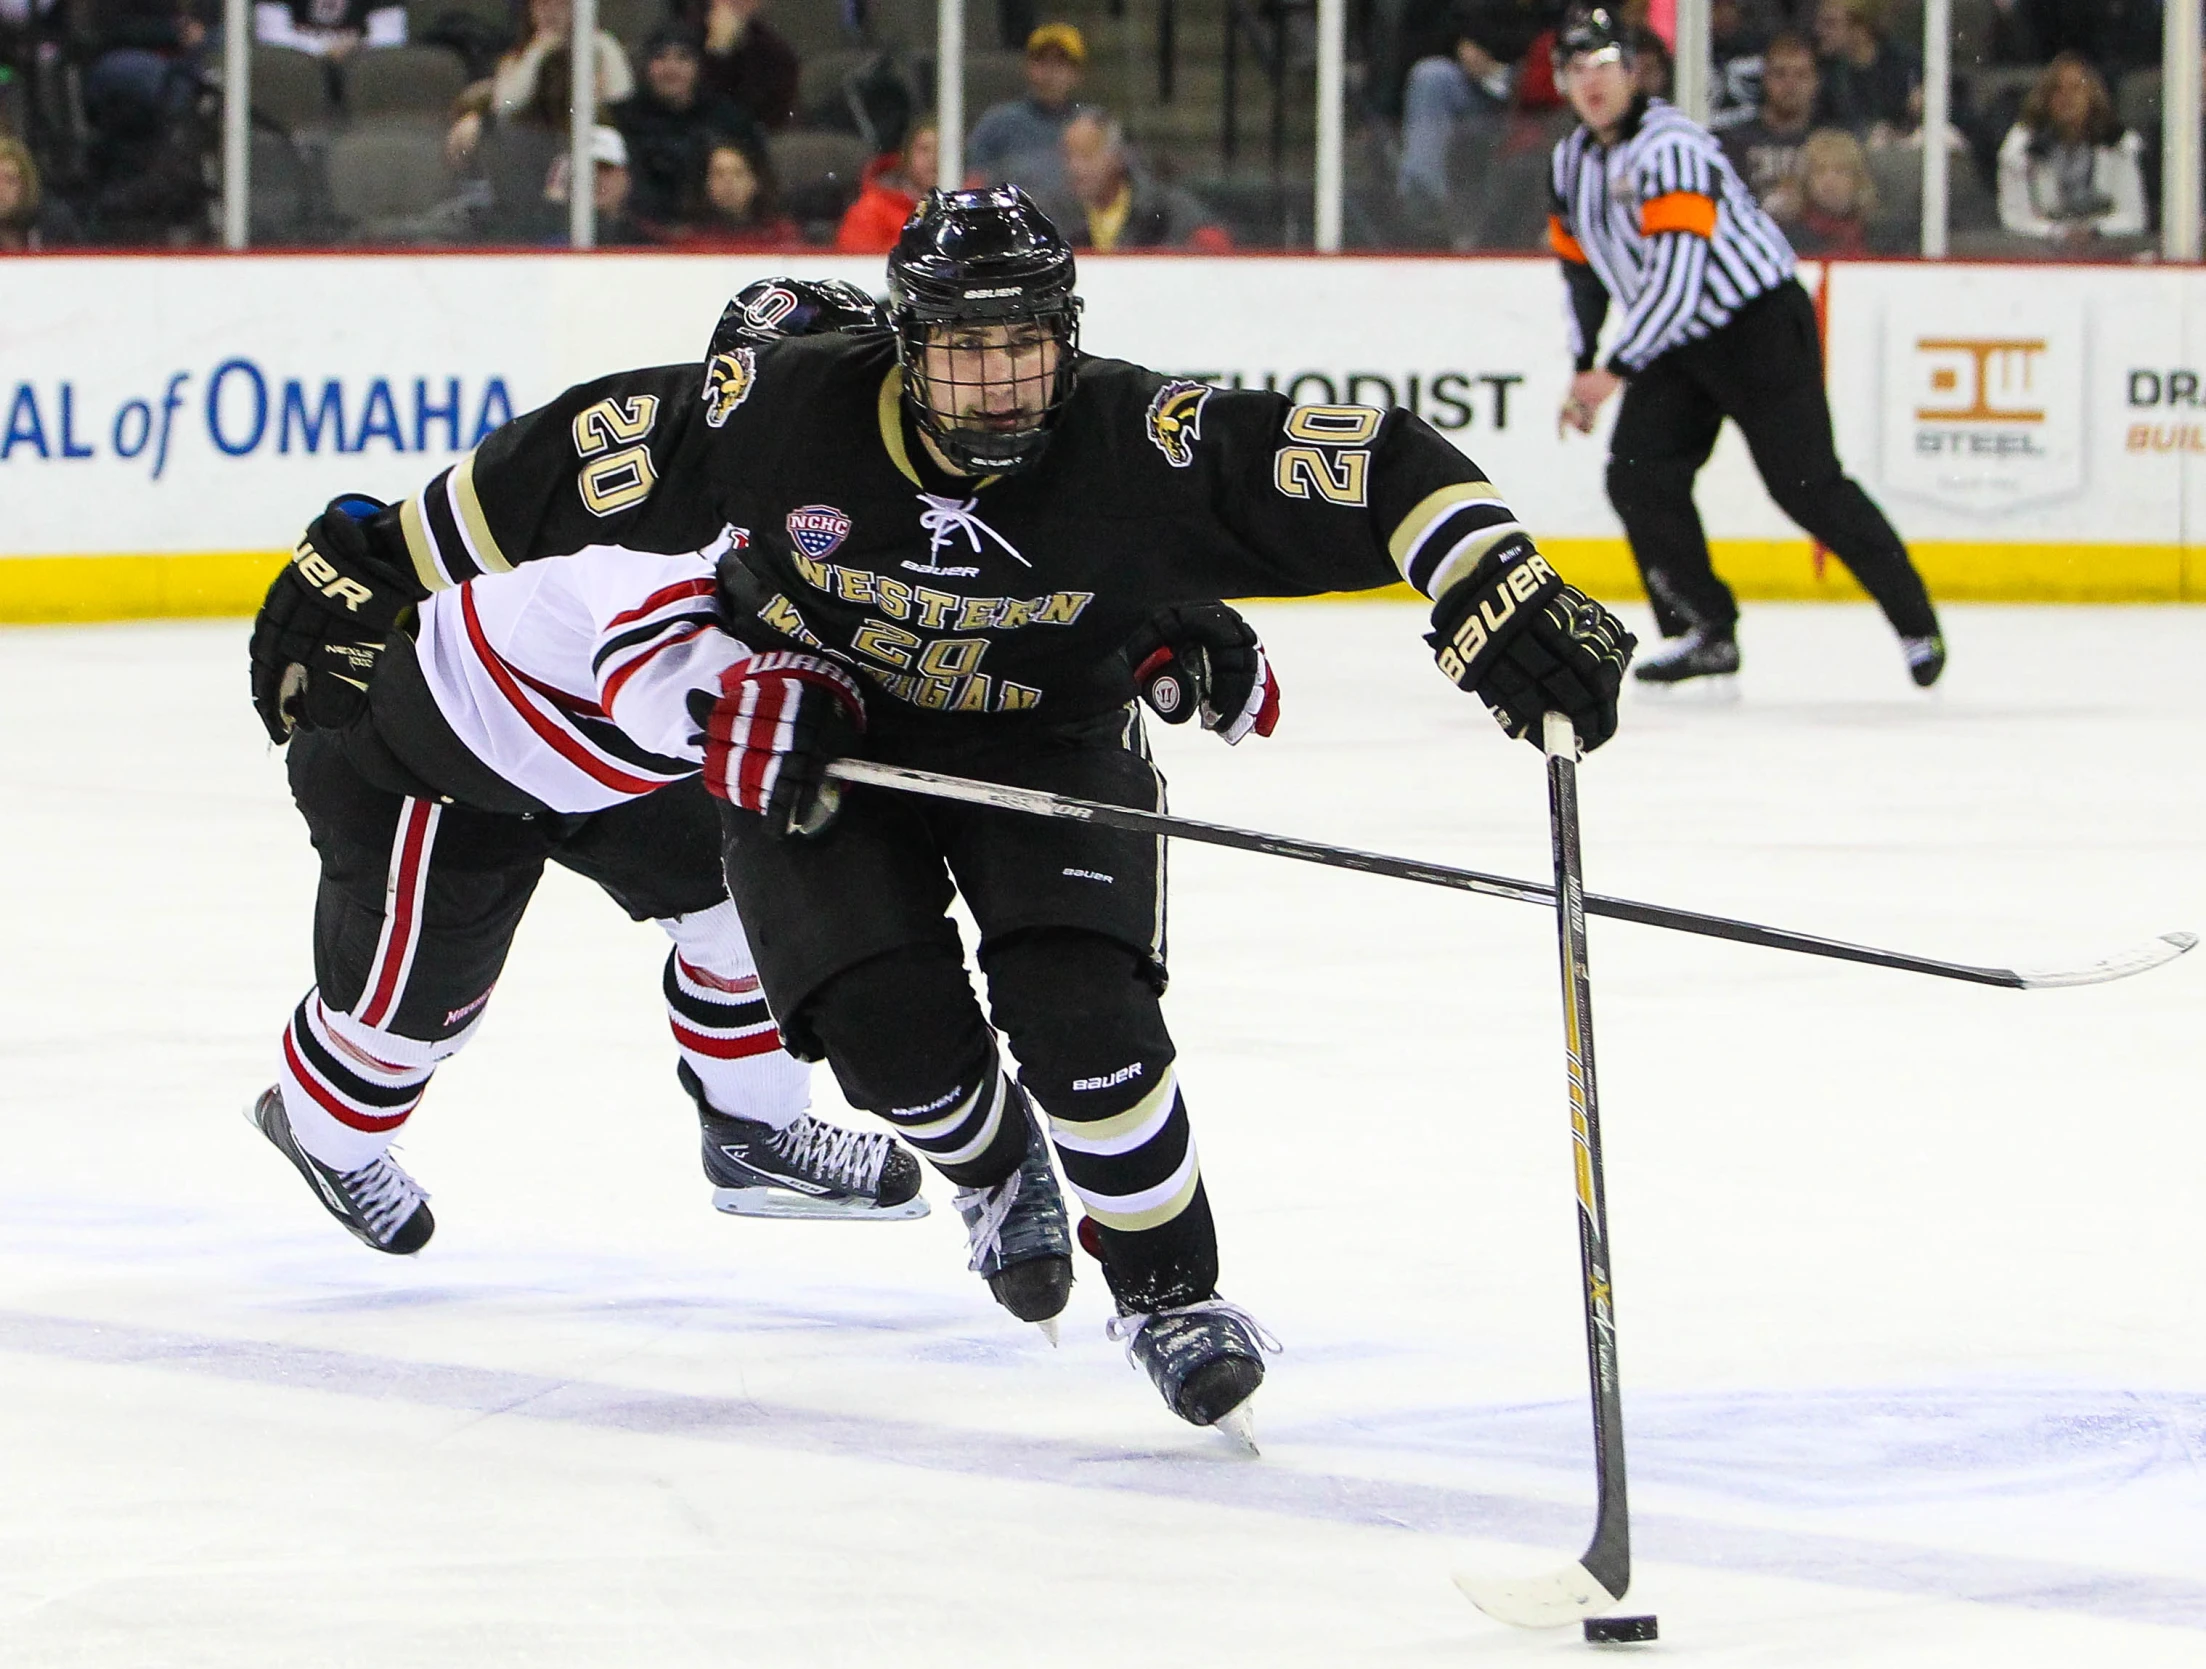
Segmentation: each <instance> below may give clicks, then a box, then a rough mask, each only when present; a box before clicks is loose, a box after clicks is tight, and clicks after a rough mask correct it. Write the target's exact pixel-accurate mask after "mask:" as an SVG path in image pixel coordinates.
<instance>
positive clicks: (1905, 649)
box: [1900, 632, 1946, 690]
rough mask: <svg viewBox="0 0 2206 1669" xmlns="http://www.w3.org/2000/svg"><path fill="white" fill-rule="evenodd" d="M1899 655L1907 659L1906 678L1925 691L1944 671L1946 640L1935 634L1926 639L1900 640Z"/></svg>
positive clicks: (1907, 638) (1908, 638)
mask: <svg viewBox="0 0 2206 1669" xmlns="http://www.w3.org/2000/svg"><path fill="white" fill-rule="evenodd" d="M1900 653H1901V654H1903V655H1905V656H1906V657H1907V675H1908V677H1910V678H1912V679H1914V680H1915V682H1916V683H1917V684H1918V685H1920V686H1921V687H1922V688H1924V689H1926V690H1927V689H1929V688H1930V686H1931V685H1933V684H1935V683H1936V682H1937V681H1938V674H1939V673H1941V672H1943V671H1945V669H1946V640H1945V639H1944V638H1943V637H1941V636H1939V634H1938V633H1936V632H1932V633H1931V634H1930V636H1928V637H1903V638H1901V639H1900Z"/></svg>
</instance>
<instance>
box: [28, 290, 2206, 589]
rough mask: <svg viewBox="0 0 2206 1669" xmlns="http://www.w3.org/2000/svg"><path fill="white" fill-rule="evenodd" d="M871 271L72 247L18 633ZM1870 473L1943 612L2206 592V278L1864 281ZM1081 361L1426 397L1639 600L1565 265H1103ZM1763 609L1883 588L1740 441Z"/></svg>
mask: <svg viewBox="0 0 2206 1669" xmlns="http://www.w3.org/2000/svg"><path fill="white" fill-rule="evenodd" d="M787 271H794V272H797V273H800V274H812V275H819V276H837V277H844V278H849V279H852V280H854V281H856V282H859V283H862V284H866V285H868V286H869V287H876V288H877V287H878V285H879V280H880V263H879V262H878V261H877V260H874V259H847V258H834V257H821V258H816V259H813V258H798V257H789V256H746V257H723V256H694V255H690V256H684V255H618V254H601V255H594V256H590V257H586V258H577V257H573V256H568V255H557V254H545V255H535V254H502V255H479V254H449V255H446V254H421V253H409V254H404V255H388V256H380V255H296V256H237V257H224V256H145V257H120V256H102V257H96V258H76V257H41V258H28V259H23V260H19V261H15V262H12V263H11V264H10V269H9V272H10V301H11V305H10V307H9V308H8V309H7V310H6V313H5V316H4V317H0V400H4V401H5V403H6V409H5V413H4V426H0V494H4V502H5V504H6V506H7V514H6V515H5V517H0V619H6V620H62V619H78V620H86V619H102V618H120V617H128V616H142V615H162V614H237V613H246V612H250V610H251V607H252V605H253V604H254V602H255V601H256V600H257V598H258V596H259V594H260V592H261V590H262V589H263V587H264V586H265V585H266V582H267V576H268V574H269V572H270V571H271V570H272V568H273V567H274V565H275V564H276V563H278V562H279V561H281V559H282V556H283V554H284V553H285V552H286V551H287V550H288V548H289V546H290V544H291V541H292V540H293V539H294V538H295V537H296V534H297V530H298V529H299V528H300V527H301V526H302V525H303V524H304V522H305V521H306V520H307V519H308V517H310V516H311V515H312V514H313V512H314V511H315V509H317V508H318V507H319V506H320V505H321V504H322V503H323V502H324V501H325V500H327V499H328V498H329V497H331V496H332V495H334V494H336V493H338V492H367V493H372V494H375V495H377V496H379V497H383V498H387V499H395V498H399V497H402V496H404V495H406V494H408V493H410V492H413V491H414V490H416V489H417V488H418V487H420V486H421V485H422V484H423V483H424V482H425V481H426V480H427V479H428V478H429V477H430V476H431V475H433V474H434V473H435V472H436V471H437V470H439V469H441V468H443V467H444V466H445V465H446V464H447V463H449V462H450V461H452V460H453V459H454V458H455V457H457V456H458V455H459V454H460V453H461V452H463V451H464V450H466V449H467V448H468V447H470V446H472V445H474V444H475V443H476V441H477V440H478V439H479V438H480V437H481V436H482V435H483V434H485V433H487V432H488V431H489V430H490V429H491V428H493V427H495V426H496V424H497V423H499V422H501V421H503V420H504V419H505V418H506V417H508V416H510V415H512V414H514V413H516V412H520V411H525V410H527V409H529V408H530V407H531V406H534V405H536V404H538V403H540V402H542V401H543V400H545V399H547V398H549V397H550V396H552V395H553V394H555V393H557V392H558V391H559V390H560V389H561V388H563V387H565V386H567V385H568V384H570V383H573V382H576V381H580V380H582V379H584V378H587V377H590V376H594V375H598V374H602V373H603V372H605V371H607V370H611V369H617V368H621V367H626V366H632V365H644V364H654V363H666V362H672V361H680V360H687V359H693V358H696V357H697V356H699V355H700V354H701V353H702V351H703V347H704V344H705V340H706V338H707V336H708V335H709V332H710V330H711V326H712V322H713V320H714V319H715V318H716V317H717V316H718V313H719V310H720V307H721V304H722V303H723V302H724V300H725V299H726V297H727V296H728V295H729V294H730V293H731V292H732V291H733V290H734V289H736V288H738V287H739V286H740V285H742V284H743V283H745V282H748V281H749V280H750V279H752V278H755V277H760V276H764V275H766V274H769V273H773V272H787ZM1802 277H1803V281H1804V282H1806V283H1807V284H1808V285H1809V287H1810V289H1811V291H1812V292H1814V293H1815V294H1816V295H1817V297H1818V302H1819V307H1820V310H1821V312H1822V316H1823V318H1824V321H1825V349H1826V357H1827V360H1828V364H1829V368H1830V386H1831V397H1832V404H1833V409H1834V414H1835V419H1836V427H1837V433H1838V440H1839V448H1840V452H1841V455H1842V456H1843V457H1844V459H1845V460H1846V463H1847V466H1848V468H1849V469H1850V470H1851V471H1852V472H1853V473H1854V474H1855V475H1856V476H1857V477H1858V478H1859V479H1860V480H1861V481H1862V482H1863V484H1864V485H1866V486H1867V487H1868V488H1869V490H1870V491H1871V492H1872V493H1873V494H1875V495H1876V496H1877V497H1878V499H1879V500H1880V501H1882V502H1883V503H1884V505H1885V507H1886V509H1887V510H1888V511H1889V512H1890V514H1891V516H1892V518H1893V520H1894V521H1895V522H1896V523H1897V524H1898V526H1899V528H1900V530H1901V531H1902V533H1903V534H1904V535H1905V536H1906V537H1907V538H1908V540H1909V542H1910V544H1911V545H1912V547H1913V549H1914V551H1915V553H1916V556H1917V560H1918V561H1919V562H1920V564H1921V566H1922V567H1923V569H1924V571H1925V573H1926V576H1927V577H1928V579H1929V580H1930V583H1931V587H1932V589H1933V591H1934V592H1936V593H1937V594H1938V595H1940V596H1942V597H1946V598H1981V599H2008V600H2066V601H2174V600H2190V599H2196V598H2200V597H2206V494H2201V493H2199V492H2194V491H2192V490H2191V489H2192V488H2193V487H2194V486H2198V487H2206V475H2202V474H2200V473H2199V471H2200V469H2201V462H2202V459H2206V415H2202V412H2201V406H2200V400H2201V381H2202V377H2206V346H2198V345H2194V338H2196V337H2198V336H2199V335H2200V333H2201V329H2202V327H2206V273H2201V272H2200V271H2198V270H2196V269H2186V268H2164V267H2105V266H2100V267H2063V266H2050V265H2031V266H2004V267H2002V266H1984V265H1969V264H1962V263H1951V264H1944V265H1928V264H1921V263H1873V262H1849V263H1832V264H1830V265H1829V266H1827V267H1825V266H1810V267H1808V268H1806V269H1804V270H1803V274H1802ZM1082 290H1083V292H1084V293H1085V295H1086V296H1087V299H1088V307H1087V317H1086V323H1085V325H1084V333H1085V334H1084V345H1085V346H1086V347H1087V348H1088V349H1089V350H1090V351H1092V352H1100V353H1110V354H1118V355H1123V356H1124V357H1127V358H1130V359H1135V360H1139V361H1142V362H1144V363H1147V364H1150V365H1153V366H1155V367H1157V368H1158V369H1160V370H1165V371H1169V372H1171V373H1174V374H1176V375H1184V376H1189V377H1195V378H1199V379H1203V380H1208V381H1214V382H1219V383H1223V384H1227V385H1241V386H1258V387H1274V388H1278V389H1281V390H1284V391H1285V392H1287V393H1288V394H1289V395H1290V396H1291V397H1293V398H1294V399H1296V400H1298V401H1302V402H1311V403H1328V404H1329V403H1360V404H1393V403H1398V404H1403V405H1407V406H1410V407H1411V408H1412V409H1414V410H1416V411H1418V412H1419V413H1420V414H1421V415H1423V416H1424V417H1426V418H1427V419H1428V420H1430V421H1431V422H1433V423H1434V424H1436V425H1437V426H1439V427H1440V428H1441V429H1442V430H1443V431H1444V432H1445V433H1447V434H1448V435H1449V437H1450V438H1451V439H1453V440H1454V441H1456V442H1457V443H1458V444H1459V445H1461V446H1462V447H1463V449H1464V450H1465V451H1466V452H1468V453H1469V454H1470V455H1471V456H1473V457H1475V458H1476V459H1477V460H1478V461H1479V463H1480V465H1481V466H1482V468H1483V469H1484V470H1485V472H1486V473H1487V474H1488V475H1489V476H1491V478H1492V479H1493V480H1494V481H1496V482H1497V483H1499V484H1500V485H1501V486H1502V488H1503V490H1504V491H1505V492H1506V493H1507V494H1508V496H1509V498H1510V499H1511V501H1512V502H1513V503H1514V504H1515V505H1516V507H1517V509H1518V511H1519V513H1520V514H1521V515H1522V516H1523V518H1524V520H1525V521H1526V522H1527V523H1528V524H1529V525H1530V526H1531V527H1532V528H1533V529H1534V530H1535V532H1536V533H1537V534H1538V535H1539V536H1540V538H1541V540H1542V542H1543V544H1544V545H1546V546H1547V548H1549V549H1550V550H1551V551H1552V552H1553V553H1554V554H1555V555H1556V557H1557V559H1558V565H1559V566H1561V567H1563V569H1564V570H1565V572H1567V573H1569V574H1570V575H1571V576H1572V577H1573V578H1576V579H1577V580H1578V581H1579V582H1580V583H1581V584H1584V585H1586V586H1587V588H1588V589H1590V590H1594V591H1597V592H1599V593H1602V594H1604V595H1608V596H1613V597H1628V596H1634V595H1637V594H1638V592H1639V586H1638V581H1637V577H1636V574H1635V572H1634V570H1633V568H1632V565H1631V562H1630V559H1629V555H1628V553H1627V551H1626V550H1625V547H1624V544H1623V540H1622V537H1621V530H1620V529H1619V528H1618V526H1617V524H1616V521H1615V518H1614V516H1613V515H1612V514H1611V512H1610V510H1609V507H1608V504H1607V501H1606V499H1605V497H1604V495H1603V491H1602V483H1601V474H1602V464H1603V460H1604V457H1605V446H1604V444H1603V443H1602V441H1601V440H1600V439H1599V438H1595V439H1590V440H1589V439H1585V438H1581V437H1577V436H1571V437H1568V438H1558V436H1557V434H1556V428H1555V412H1556V409H1557V407H1558V406H1559V405H1560V403H1561V400H1562V397H1563V393H1564V390H1565V387H1566V385H1567V382H1568V378H1569V371H1570V367H1569V364H1568V362H1567V360H1566V358H1565V356H1564V353H1563V349H1562V303H1561V293H1560V292H1561V286H1560V284H1559V282H1558V280H1557V277H1556V274H1555V271H1554V264H1553V263H1552V262H1549V261H1544V260H1517V259H1468V260H1465V259H1443V258H1428V259H1414V258H1412V259H1396V258H1363V257H1344V258H1333V259H1316V258H1289V257H1281V258H1251V257H1242V258H1234V259H1206V258H1176V257H1155V256H1152V257H1138V256H1137V257H1121V258H1115V259H1114V258H1094V259H1089V260H1086V261H1084V262H1083V281H1082ZM1699 500H1700V505H1701V509H1702V514H1703V517H1704V519H1705V521H1706V523H1707V526H1708V531H1709V534H1710V537H1711V540H1712V542H1713V544H1714V546H1715V549H1716V554H1717V559H1718V563H1719V566H1720V567H1721V568H1722V570H1723V571H1724V573H1725V574H1726V576H1727V577H1728V578H1729V579H1730V580H1731V581H1732V583H1733V584H1734V586H1735V587H1737V589H1739V590H1740V591H1741V592H1742V593H1743V594H1746V595H1749V596H1761V597H1795V598H1817V597H1829V598H1851V597H1857V596H1859V595H1860V593H1859V592H1858V591H1857V590H1856V589H1855V588H1854V587H1853V585H1852V584H1851V582H1850V581H1849V580H1848V579H1846V577H1845V576H1844V574H1843V572H1842V571H1841V570H1839V569H1838V568H1837V567H1836V565H1835V564H1833V563H1828V562H1826V561H1825V560H1823V559H1822V558H1821V557H1820V555H1819V553H1817V552H1816V551H1815V550H1814V549H1813V548H1812V547H1811V546H1810V545H1809V543H1808V542H1807V541H1806V540H1805V539H1804V538H1803V537H1802V536H1801V535H1800V533H1799V531H1798V530H1797V529H1796V528H1794V527H1793V526H1792V525H1791V524H1790V523H1789V522H1788V521H1787V520H1786V519H1785V518H1784V516H1783V515H1782V514H1781V513H1780V512H1779V511H1778V510H1777V509H1776V508H1775V506H1774V505H1772V504H1771V503H1770V501H1769V499H1768V496H1767V494H1766V493H1765V492H1764V491H1763V490H1762V487H1761V485H1760V482H1759V481H1758V480H1757V479H1756V477H1755V475H1754V473H1753V469H1752V466H1751V463H1750V462H1749V460H1748V459H1747V457H1746V454H1745V450H1744V448H1743V446H1741V445H1740V444H1739V442H1738V440H1737V437H1736V435H1735V434H1734V433H1732V432H1731V431H1729V430H1727V431H1726V433H1725V436H1724V439H1723V441H1722V442H1721V443H1720V444H1719V445H1718V448H1717V452H1716V456H1715V458H1714V460H1713V462H1712V463H1711V465H1710V466H1709V468H1708V470H1707V471H1706V472H1705V473H1704V475H1703V476H1702V481H1701V488H1700V494H1699Z"/></svg>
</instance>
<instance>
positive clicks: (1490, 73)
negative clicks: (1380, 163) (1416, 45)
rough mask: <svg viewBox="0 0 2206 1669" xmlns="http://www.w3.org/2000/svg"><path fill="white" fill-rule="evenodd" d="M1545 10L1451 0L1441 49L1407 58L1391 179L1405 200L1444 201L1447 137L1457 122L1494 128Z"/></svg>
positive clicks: (1529, 3)
mask: <svg viewBox="0 0 2206 1669" xmlns="http://www.w3.org/2000/svg"><path fill="white" fill-rule="evenodd" d="M1546 11H1547V8H1546V7H1545V6H1544V5H1541V4H1538V3H1536V0H1459V3H1458V4H1457V5H1456V6H1455V7H1454V8H1453V12H1452V16H1451V19H1450V30H1449V32H1450V33H1451V34H1452V35H1453V37H1454V39H1453V41H1452V42H1451V43H1450V45H1449V48H1448V50H1447V51H1446V52H1444V53H1435V54H1433V55H1432V56H1430V57H1425V58H1420V59H1419V60H1418V61H1417V62H1416V63H1414V64H1412V65H1410V67H1409V79H1408V81H1407V82H1406V83H1405V84H1404V85H1403V88H1402V162H1401V168H1400V171H1399V173H1398V174H1397V176H1396V179H1395V188H1396V190H1397V191H1398V192H1399V193H1400V195H1401V197H1402V198H1403V200H1404V202H1405V203H1409V204H1412V205H1415V206H1418V207H1421V208H1425V209H1437V208H1438V207H1439V206H1440V205H1442V204H1444V203H1445V202H1446V201H1447V197H1448V144H1449V141H1450V139H1451V138H1452V137H1453V135H1454V133H1455V131H1456V129H1457V127H1458V126H1466V127H1477V126H1484V127H1488V128H1491V129H1494V130H1496V131H1498V130H1499V128H1500V125H1501V123H1502V121H1503V119H1504V117H1505V116H1506V115H1507V113H1508V110H1509V106H1510V95H1511V93H1512V92H1513V90H1514V89H1515V86H1516V81H1517V74H1518V66H1519V65H1520V64H1521V63H1522V62H1523V60H1524V56H1525V53H1526V51H1527V49H1528V48H1529V47H1530V46H1531V44H1532V41H1533V38H1534V37H1535V36H1536V35H1538V34H1539V32H1540V27H1541V25H1542V24H1543V23H1545V22H1546V21H1547V18H1546Z"/></svg>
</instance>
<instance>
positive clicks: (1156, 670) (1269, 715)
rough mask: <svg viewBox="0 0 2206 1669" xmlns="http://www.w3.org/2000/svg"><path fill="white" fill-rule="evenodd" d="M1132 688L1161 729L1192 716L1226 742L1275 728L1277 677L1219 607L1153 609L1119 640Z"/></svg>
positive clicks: (1233, 617) (1252, 635)
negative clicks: (1123, 641) (1122, 641)
mask: <svg viewBox="0 0 2206 1669" xmlns="http://www.w3.org/2000/svg"><path fill="white" fill-rule="evenodd" d="M1126 659H1127V661H1128V662H1129V663H1130V664H1131V665H1132V667H1133V669H1134V686H1135V688H1136V689H1138V690H1140V692H1141V699H1142V700H1144V701H1146V702H1147V703H1148V704H1149V705H1150V707H1151V708H1153V709H1154V710H1155V712H1156V715H1157V717H1158V718H1160V719H1162V720H1163V721H1164V722H1165V723H1166V724H1185V723H1186V722H1187V721H1188V720H1189V719H1191V718H1193V717H1194V716H1195V715H1196V714H1197V713H1200V714H1201V715H1202V719H1203V728H1204V729H1205V730H1210V731H1214V732H1216V733H1217V734H1218V735H1220V736H1223V737H1224V738H1225V739H1226V740H1227V741H1228V742H1238V741H1239V740H1240V739H1241V738H1242V737H1244V736H1246V735H1248V734H1249V733H1250V732H1251V731H1254V732H1255V733H1256V734H1257V735H1259V736H1269V735H1270V734H1271V733H1272V730H1273V728H1274V727H1275V726H1276V725H1277V724H1278V723H1279V680H1278V679H1276V678H1274V677H1273V676H1272V669H1271V662H1270V660H1269V659H1268V658H1267V657H1266V656H1265V654H1264V646H1263V644H1261V643H1260V642H1258V641H1257V637H1256V630H1255V628H1254V627H1252V626H1251V625H1250V624H1249V623H1248V622H1247V621H1246V620H1243V619H1242V618H1241V617H1240V616H1239V615H1238V614H1236V613H1234V612H1233V610H1231V609H1229V608H1227V607H1226V606H1225V604H1223V603H1182V604H1178V605H1176V606H1174V607H1170V608H1160V609H1158V610H1157V611H1156V613H1154V614H1152V615H1150V616H1149V618H1148V619H1147V620H1145V621H1144V622H1142V624H1141V625H1140V626H1139V627H1137V628H1136V629H1135V631H1134V635H1133V636H1132V637H1130V638H1128V639H1127V640H1126Z"/></svg>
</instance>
